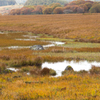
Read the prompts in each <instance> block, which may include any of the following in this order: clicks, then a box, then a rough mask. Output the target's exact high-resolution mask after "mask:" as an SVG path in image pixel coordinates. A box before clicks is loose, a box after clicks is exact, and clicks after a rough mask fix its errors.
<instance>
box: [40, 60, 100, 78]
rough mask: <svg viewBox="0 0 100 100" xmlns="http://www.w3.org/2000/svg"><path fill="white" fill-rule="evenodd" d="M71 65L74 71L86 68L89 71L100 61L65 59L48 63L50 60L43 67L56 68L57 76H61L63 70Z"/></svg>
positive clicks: (99, 63) (98, 64)
mask: <svg viewBox="0 0 100 100" xmlns="http://www.w3.org/2000/svg"><path fill="white" fill-rule="evenodd" d="M68 65H70V66H71V67H72V68H73V69H74V71H80V70H86V71H89V70H90V69H91V67H92V65H95V66H100V62H96V61H94V62H88V61H86V60H85V61H79V62H76V61H73V60H72V61H70V62H69V61H66V60H65V61H63V62H55V63H48V62H45V63H43V64H42V68H44V67H47V68H51V69H54V70H55V71H56V73H57V75H56V76H61V75H62V74H61V73H62V71H64V70H65V68H66V67H67V66H68Z"/></svg>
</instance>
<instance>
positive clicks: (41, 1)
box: [25, 0, 67, 6]
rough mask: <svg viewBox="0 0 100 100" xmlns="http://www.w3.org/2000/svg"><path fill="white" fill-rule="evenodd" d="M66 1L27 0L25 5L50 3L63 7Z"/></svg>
mask: <svg viewBox="0 0 100 100" xmlns="http://www.w3.org/2000/svg"><path fill="white" fill-rule="evenodd" d="M66 2H67V1H66V0H27V1H26V3H25V6H26V5H50V4H52V3H60V4H61V5H64V4H65V3H66Z"/></svg>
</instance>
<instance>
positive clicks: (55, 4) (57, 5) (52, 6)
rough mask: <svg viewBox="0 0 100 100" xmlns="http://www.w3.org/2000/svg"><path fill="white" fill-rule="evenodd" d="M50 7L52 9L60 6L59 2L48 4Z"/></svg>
mask: <svg viewBox="0 0 100 100" xmlns="http://www.w3.org/2000/svg"><path fill="white" fill-rule="evenodd" d="M50 7H51V8H52V10H54V9H55V8H56V7H61V4H60V3H53V4H51V5H50Z"/></svg>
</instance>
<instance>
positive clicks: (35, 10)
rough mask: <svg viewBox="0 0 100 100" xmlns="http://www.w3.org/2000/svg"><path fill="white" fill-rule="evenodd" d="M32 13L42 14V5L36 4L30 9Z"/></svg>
mask: <svg viewBox="0 0 100 100" xmlns="http://www.w3.org/2000/svg"><path fill="white" fill-rule="evenodd" d="M32 13H33V14H42V6H40V5H38V6H36V8H35V9H34V10H33V11H32Z"/></svg>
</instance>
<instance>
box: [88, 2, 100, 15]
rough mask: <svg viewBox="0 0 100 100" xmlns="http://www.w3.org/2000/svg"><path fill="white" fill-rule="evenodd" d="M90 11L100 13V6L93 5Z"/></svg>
mask: <svg viewBox="0 0 100 100" xmlns="http://www.w3.org/2000/svg"><path fill="white" fill-rule="evenodd" d="M89 11H90V12H91V13H100V4H95V5H93V6H92V7H91V8H90V10H89Z"/></svg>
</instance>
